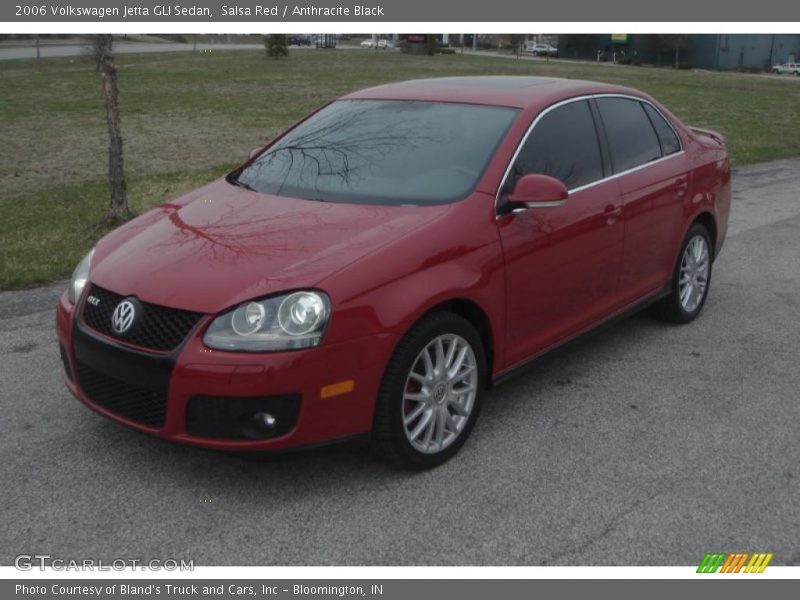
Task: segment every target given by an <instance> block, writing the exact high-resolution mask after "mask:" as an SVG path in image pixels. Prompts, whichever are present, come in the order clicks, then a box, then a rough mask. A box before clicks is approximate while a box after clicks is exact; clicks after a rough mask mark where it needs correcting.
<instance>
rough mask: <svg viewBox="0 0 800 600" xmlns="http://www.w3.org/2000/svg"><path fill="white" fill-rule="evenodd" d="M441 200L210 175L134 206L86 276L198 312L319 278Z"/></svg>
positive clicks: (424, 221) (425, 216)
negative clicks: (280, 186) (354, 199)
mask: <svg viewBox="0 0 800 600" xmlns="http://www.w3.org/2000/svg"><path fill="white" fill-rule="evenodd" d="M450 208H451V206H450V205H442V206H429V207H417V206H380V205H366V204H342V203H333V202H317V201H310V200H301V199H296V198H284V197H279V196H272V195H268V194H261V193H257V192H252V191H249V190H246V189H243V188H238V187H235V186H232V185H231V184H229V183H227V182H226V181H224V180H220V181H216V182H214V183H212V184H210V185H208V186H206V187H204V188H201V189H200V190H197V191H196V192H194V193H192V194H190V195H188V196H185V197H183V198H179V199H178V200H176V201H174V202H171V203H168V204H165V205H163V206H161V207H159V208H157V209H155V210H154V211H150V212H149V213H147V214H145V215H142V216H141V217H139V218H137V219H135V220H133V221H131V222H130V223H128V224H127V225H125V226H123V227H121V228H120V229H118V230H116V231H115V232H112V233H111V234H109V235H108V236H106V237H105V238H104V239H103V240H102V241H101V242H100V243H99V244H98V246H97V251H96V253H95V258H94V261H93V264H92V270H91V273H90V279H91V281H92V282H93V283H96V284H97V285H99V286H101V287H104V288H107V289H109V290H111V291H114V292H116V293H118V294H123V295H132V296H136V297H138V298H140V299H141V300H143V301H145V302H151V303H154V304H161V305H164V306H170V307H173V308H182V309H185V310H193V311H198V312H203V313H215V312H219V311H221V310H223V309H225V308H227V307H229V306H232V305H235V304H238V303H239V302H244V301H246V300H249V299H252V298H257V297H260V296H266V295H269V294H272V293H275V292H280V291H283V290H290V289H297V288H303V287H313V286H315V285H316V284H317V283H318V282H319V281H321V280H322V279H324V278H326V277H329V276H330V275H332V274H333V273H335V272H336V271H338V270H340V269H342V268H344V267H346V266H348V265H350V264H352V263H354V262H356V261H358V260H359V259H360V258H362V257H364V256H366V255H368V254H370V253H371V252H375V251H377V250H378V249H380V248H382V247H385V246H387V245H389V244H393V243H397V242H398V241H399V240H400V239H402V238H403V237H405V236H406V235H408V234H411V233H413V232H419V230H420V229H421V228H425V227H430V226H431V225H432V223H434V222H435V221H438V220H439V219H440V218H442V217H443V216H444V215H445V214H446V213H447V211H448V210H450Z"/></svg>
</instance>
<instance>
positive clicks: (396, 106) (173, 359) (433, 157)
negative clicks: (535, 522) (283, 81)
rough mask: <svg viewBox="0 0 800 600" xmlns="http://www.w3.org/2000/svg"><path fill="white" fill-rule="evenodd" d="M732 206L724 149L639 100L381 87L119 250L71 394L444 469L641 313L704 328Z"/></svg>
mask: <svg viewBox="0 0 800 600" xmlns="http://www.w3.org/2000/svg"><path fill="white" fill-rule="evenodd" d="M729 207H730V166H729V163H728V158H727V152H726V148H725V143H724V140H723V139H722V137H721V136H720V135H719V134H717V133H714V132H711V131H705V130H699V129H692V128H689V127H687V126H685V125H683V124H682V123H681V122H680V121H679V120H678V119H676V118H675V117H674V116H673V115H671V114H670V113H669V112H668V111H667V110H666V109H665V108H664V107H663V106H661V105H660V104H658V103H657V102H656V101H655V100H653V99H652V98H650V97H649V96H647V95H646V94H643V93H641V92H638V91H636V90H633V89H628V88H622V87H616V86H610V85H604V84H597V83H591V82H585V81H575V80H558V79H539V78H528V77H520V78H515V77H479V78H445V79H429V80H419V81H408V82H403V83H396V84H391V85H384V86H379V87H375V88H370V89H367V90H363V91H360V92H356V93H352V94H349V95H347V96H345V97H343V98H341V99H339V100H336V101H333V102H331V103H329V104H328V105H326V106H324V107H323V108H322V109H320V110H319V111H317V112H315V113H313V114H312V115H310V116H308V117H307V118H305V119H304V120H302V121H300V122H299V123H298V124H297V125H295V126H294V127H292V128H291V129H289V130H288V131H286V132H285V133H283V134H282V135H281V136H280V137H278V138H277V139H276V140H274V141H273V142H271V143H270V144H269V145H267V146H266V147H265V148H263V149H259V150H257V151H255V152H254V153H253V154H252V156H251V157H250V159H249V160H248V161H247V162H246V163H245V164H244V165H243V166H241V167H240V168H238V169H236V170H235V171H234V172H232V173H230V174H229V175H228V176H227V177H224V178H222V179H220V180H218V181H215V182H213V183H211V184H209V185H207V186H205V187H202V188H200V189H198V190H196V191H194V192H192V193H190V194H188V195H186V196H184V197H182V198H179V199H177V200H174V201H172V202H169V203H167V204H164V205H163V206H161V207H159V208H157V209H155V210H152V211H150V212H148V213H146V214H143V215H141V216H139V217H138V218H136V219H134V220H132V221H130V222H129V223H127V224H126V225H124V226H123V227H121V228H119V229H117V230H116V231H113V232H112V233H110V234H109V235H107V236H106V237H104V238H103V239H102V240H101V241H100V242H99V243H98V244H97V246H96V247H95V249H94V250H92V251H91V252H90V253H89V254H88V255H87V256H86V257H85V258H84V259H83V261H82V262H81V263H80V265H79V266H78V267H77V269H76V270H75V273H74V275H73V280H72V283H71V285H70V286H69V289H68V290H67V291H66V292H65V293H64V295H63V296H62V298H61V300H60V302H59V306H58V311H57V328H58V337H59V340H60V343H61V352H62V357H63V360H64V368H65V380H66V385H67V387H68V388H69V390H70V391H71V392H72V393H73V394H74V395H75V396H77V397H78V398H79V399H80V400H81V401H82V402H84V403H85V404H87V405H88V406H89V407H91V408H92V409H94V410H95V411H97V412H99V413H101V414H103V415H105V416H107V417H109V418H111V419H114V420H115V421H118V422H120V423H123V424H126V425H128V426H131V427H134V428H136V429H139V430H141V431H145V432H148V433H152V434H155V435H158V436H161V437H164V438H168V439H171V440H175V441H179V442H185V443H189V444H195V445H198V446H205V447H208V448H216V449H221V450H236V451H247V450H253V451H256V450H278V449H287V448H297V447H307V446H312V445H318V444H322V443H327V442H334V441H339V440H345V439H349V438H353V437H357V436H369V438H370V440H371V444H372V446H373V447H374V448H375V449H376V450H377V451H378V452H379V453H380V454H382V455H384V456H386V457H389V458H391V459H394V460H395V461H398V462H401V463H405V464H409V465H414V466H419V467H426V466H432V465H436V464H438V463H441V462H442V461H444V460H446V459H447V458H449V457H450V456H452V455H453V454H454V453H455V452H457V450H458V449H459V448H460V447H461V446H462V444H463V443H464V441H465V440H466V438H467V437H468V435H469V433H470V430H471V429H472V427H473V425H474V424H475V420H476V419H477V417H478V411H479V409H480V404H481V399H482V396H483V393H484V391H485V390H486V388H487V387H489V386H490V385H491V384H492V383H493V382H495V381H497V380H498V378H500V377H502V376H504V375H507V374H509V373H511V372H512V371H513V370H514V369H516V368H518V367H521V366H523V365H525V363H527V362H529V361H531V360H532V359H534V358H536V357H538V356H540V355H542V354H543V353H545V352H547V351H548V350H550V349H552V348H554V347H556V346H558V345H559V344H561V343H563V342H565V341H567V340H569V339H572V338H574V337H576V336H577V335H579V334H581V333H583V332H585V331H587V330H589V329H590V328H592V327H594V326H596V325H598V324H599V323H602V322H604V321H607V320H609V319H611V318H612V317H616V316H619V315H622V314H625V313H627V312H630V311H632V310H635V309H637V308H641V307H643V306H645V305H653V308H654V312H656V313H657V314H658V315H660V316H662V317H663V318H666V319H668V320H670V321H673V322H676V323H686V322H689V321H691V320H692V319H694V318H695V317H696V316H697V315H698V313H699V312H700V310H701V309H702V307H703V304H704V302H705V300H706V298H707V296H708V291H709V284H710V280H711V266H712V262H713V261H714V258H715V257H716V256H717V254H718V253H719V250H720V247H721V246H722V242H723V239H724V237H725V233H726V230H727V222H728V212H729Z"/></svg>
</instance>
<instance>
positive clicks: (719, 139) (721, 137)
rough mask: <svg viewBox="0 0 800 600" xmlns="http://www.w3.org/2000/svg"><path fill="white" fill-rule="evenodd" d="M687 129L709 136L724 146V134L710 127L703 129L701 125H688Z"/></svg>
mask: <svg viewBox="0 0 800 600" xmlns="http://www.w3.org/2000/svg"><path fill="white" fill-rule="evenodd" d="M689 131H691V132H692V133H695V134H697V135H702V136H705V137H707V138H711V139H712V140H714V141H715V142H717V143H718V144H719V145H720V146H723V147H724V146H725V136H724V135H722V134H721V133H719V132H718V131H713V130H711V129H703V128H702V127H689Z"/></svg>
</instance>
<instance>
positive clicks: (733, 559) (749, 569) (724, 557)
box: [697, 552, 772, 573]
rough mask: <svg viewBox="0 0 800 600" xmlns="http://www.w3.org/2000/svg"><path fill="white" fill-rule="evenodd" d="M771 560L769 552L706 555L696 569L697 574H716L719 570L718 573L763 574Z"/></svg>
mask: <svg viewBox="0 0 800 600" xmlns="http://www.w3.org/2000/svg"><path fill="white" fill-rule="evenodd" d="M748 559H749V560H748ZM771 560H772V553H771V552H770V553H766V552H754V553H753V554H750V553H749V552H738V553H733V554H725V553H724V552H715V553H706V555H705V556H704V557H703V560H702V561H700V566H699V567H697V572H698V573H716V572H717V570H719V572H720V573H739V572H742V573H763V572H764V569H766V568H767V565H768V564H769V562H770V561H771ZM745 564H746V565H747V566H745Z"/></svg>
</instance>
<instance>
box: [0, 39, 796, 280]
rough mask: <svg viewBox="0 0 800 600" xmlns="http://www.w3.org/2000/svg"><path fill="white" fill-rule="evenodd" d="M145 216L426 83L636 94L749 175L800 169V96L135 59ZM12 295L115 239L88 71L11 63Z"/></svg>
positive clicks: (412, 61)
mask: <svg viewBox="0 0 800 600" xmlns="http://www.w3.org/2000/svg"><path fill="white" fill-rule="evenodd" d="M117 64H118V67H119V81H120V88H121V91H120V104H121V111H122V128H123V135H124V137H125V158H126V171H127V175H128V186H129V194H130V204H131V208H132V209H133V210H134V211H135V212H137V213H140V212H142V211H145V210H147V209H148V208H150V207H152V206H154V205H157V204H160V203H162V202H164V201H166V200H168V199H170V198H173V197H175V196H177V195H179V194H181V193H183V192H185V191H188V190H190V189H192V188H193V187H197V186H198V185H201V184H203V183H205V182H207V181H209V180H211V179H213V178H214V177H216V176H218V175H219V174H221V173H223V172H225V171H226V170H228V169H230V168H231V167H232V166H234V165H235V164H237V163H238V162H240V161H241V160H242V159H243V158H244V157H245V156H246V154H247V152H248V151H249V150H250V149H251V148H252V147H254V146H257V145H261V144H262V143H263V142H264V141H265V140H266V139H269V138H270V137H271V136H273V135H274V134H275V133H277V132H278V131H280V130H281V129H282V128H284V127H285V126H287V125H289V124H291V123H292V122H293V121H294V120H296V119H297V118H299V117H301V116H303V115H304V114H305V113H307V112H308V111H310V110H312V109H313V108H316V107H317V106H319V105H320V104H322V103H324V102H326V101H327V100H329V99H330V98H331V97H334V96H337V95H340V94H343V93H345V92H348V91H350V90H353V89H357V88H361V87H365V86H370V85H375V84H379V83H384V82H389V81H397V80H402V79H409V78H415V77H435V76H446V75H490V74H491V75H498V74H509V75H545V76H557V77H572V78H582V79H593V80H597V81H606V82H610V83H619V84H623V85H631V86H634V87H637V88H640V89H642V90H645V91H647V92H649V93H650V94H652V95H653V96H655V97H656V98H657V99H659V100H660V101H662V102H663V103H664V104H666V105H667V106H668V107H669V108H670V109H671V110H672V111H673V112H674V113H675V114H677V115H678V116H679V117H680V118H682V119H683V120H684V121H686V122H687V123H689V124H692V125H697V126H700V127H710V128H712V129H717V130H719V131H721V132H722V133H724V134H725V136H726V137H727V140H728V145H729V148H730V153H731V157H732V160H733V162H734V163H735V164H746V163H752V162H760V161H765V160H771V159H776V158H782V157H788V156H800V121H798V119H797V116H798V115H800V85H798V84H797V83H796V82H794V81H788V80H787V81H780V80H774V79H769V78H763V77H754V76H744V75H739V74H732V73H714V72H700V71H674V70H672V69H652V68H641V67H623V66H614V65H594V64H587V63H577V62H576V63H566V62H550V63H545V62H543V61H527V60H510V59H504V58H497V57H487V56H470V55H459V54H455V55H442V56H435V57H428V56H408V55H401V54H395V53H382V52H369V51H364V50H336V51H314V50H311V51H294V52H292V53H291V55H290V57H289V58H288V59H286V60H279V61H275V60H270V59H268V58H266V57H265V56H264V54H263V53H257V52H252V53H250V52H232V51H231V52H227V51H223V52H218V53H206V54H198V55H190V54H143V55H121V56H120V57H119V58H118V61H117ZM0 139H2V140H3V142H2V144H0V240H2V242H1V243H0V252H2V254H0V289H9V288H18V287H24V286H29V285H33V284H36V283H41V282H45V281H48V280H52V279H55V278H59V277H66V276H68V275H69V273H70V272H71V270H72V268H73V267H74V265H75V264H76V263H77V261H78V260H79V259H80V257H81V256H82V255H83V254H84V253H85V252H86V251H87V250H88V249H89V248H90V247H91V246H92V245H93V244H94V242H95V241H96V240H97V239H98V237H100V236H101V235H102V234H103V231H102V230H101V229H100V228H99V227H98V226H97V223H98V222H100V221H101V219H102V216H103V214H104V209H105V205H106V202H107V185H106V183H105V179H104V178H105V170H106V168H107V155H106V144H107V139H106V131H105V113H104V107H103V103H102V97H101V93H100V81H99V75H98V74H97V73H96V72H95V70H94V66H93V65H92V64H91V63H90V62H89V60H88V59H87V58H72V59H67V58H65V59H47V60H44V61H42V64H41V65H40V66H38V67H37V65H36V63H35V62H34V61H29V60H19V61H0Z"/></svg>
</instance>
